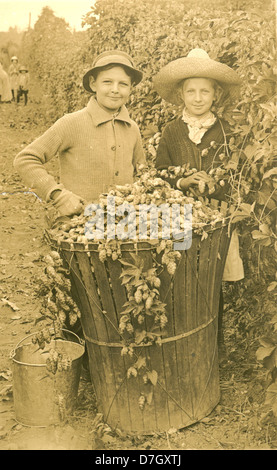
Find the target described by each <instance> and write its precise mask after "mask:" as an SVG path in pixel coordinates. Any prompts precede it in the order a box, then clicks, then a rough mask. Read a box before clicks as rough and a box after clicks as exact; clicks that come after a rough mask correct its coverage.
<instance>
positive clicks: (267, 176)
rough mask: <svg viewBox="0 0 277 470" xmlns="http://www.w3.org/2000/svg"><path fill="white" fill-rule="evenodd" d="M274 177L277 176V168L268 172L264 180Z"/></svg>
mask: <svg viewBox="0 0 277 470" xmlns="http://www.w3.org/2000/svg"><path fill="white" fill-rule="evenodd" d="M272 175H277V168H272V169H271V170H268V171H266V172H265V174H264V175H263V180H264V179H266V178H270V177H271V176H272Z"/></svg>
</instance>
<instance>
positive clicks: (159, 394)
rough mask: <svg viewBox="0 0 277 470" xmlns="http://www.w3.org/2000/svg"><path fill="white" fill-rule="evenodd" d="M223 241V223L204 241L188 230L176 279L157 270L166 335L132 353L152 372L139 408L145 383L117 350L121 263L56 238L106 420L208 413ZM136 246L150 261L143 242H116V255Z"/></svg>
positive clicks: (214, 382)
mask: <svg viewBox="0 0 277 470" xmlns="http://www.w3.org/2000/svg"><path fill="white" fill-rule="evenodd" d="M229 242H230V237H229V236H228V227H227V226H220V227H219V228H217V229H215V230H213V231H210V232H209V233H208V236H207V237H206V238H205V239H203V240H201V237H200V236H199V235H195V234H194V235H193V240H192V246H191V248H190V249H189V250H186V251H183V252H182V257H181V259H180V261H179V264H178V266H177V269H176V272H175V275H174V278H173V279H172V278H171V276H170V275H169V274H168V273H167V271H166V270H163V272H162V273H161V275H160V280H161V286H160V297H161V300H162V301H163V302H165V303H166V304H167V307H166V310H167V317H168V324H167V327H166V331H167V336H166V337H163V339H162V342H161V345H160V346H159V345H157V344H156V345H145V346H138V347H136V348H135V356H136V357H147V358H148V363H150V365H151V369H152V370H156V371H157V372H158V381H157V384H156V385H155V387H153V389H154V391H153V397H152V401H151V403H150V404H147V405H145V407H144V409H140V407H139V406H138V400H139V397H140V395H141V394H142V393H144V388H143V387H144V385H143V384H142V383H141V381H139V379H138V378H136V377H131V378H127V371H128V368H129V367H130V366H131V365H132V364H133V359H131V358H130V357H129V356H125V355H124V356H123V355H122V354H121V353H122V347H123V344H122V342H121V339H122V338H121V336H120V334H119V331H118V326H119V318H120V312H122V310H123V304H124V303H125V302H126V301H127V297H126V291H125V288H124V286H122V284H121V280H120V274H121V272H122V265H121V263H120V262H119V261H118V260H116V261H113V260H112V259H109V258H108V259H107V261H105V262H104V263H103V262H101V261H100V260H99V255H98V251H97V245H96V244H93V243H89V245H88V246H87V247H85V246H84V245H83V244H78V243H74V246H73V247H72V245H71V246H70V244H69V243H67V242H62V243H61V244H60V245H59V247H58V248H59V251H60V254H61V255H62V257H63V258H64V260H65V262H66V263H67V265H68V267H69V269H70V273H71V281H72V293H73V296H74V298H75V300H76V302H77V303H78V306H79V309H80V311H81V323H82V328H83V333H84V337H85V340H86V345H87V350H88V355H89V363H90V372H91V377H92V381H93V385H94V389H95V393H96V398H97V401H98V407H99V411H100V412H102V413H103V416H104V419H105V421H106V422H107V423H108V424H109V425H110V426H111V427H113V428H115V427H119V428H120V429H122V430H124V431H127V432H138V433H145V434H147V433H153V432H158V431H166V430H168V429H169V428H172V427H174V428H177V429H180V428H182V427H186V426H188V425H190V424H192V423H194V422H197V421H199V420H200V419H202V418H203V417H205V416H207V415H208V414H209V413H210V412H211V411H212V409H213V408H214V407H215V406H216V405H217V404H218V401H219V398H220V387H219V370H218V356H217V312H218V306H219V296H220V288H221V280H222V275H223V269H224V264H225V259H226V256H227V251H228V247H229ZM51 243H52V244H53V243H54V244H55V241H53V240H52V241H51ZM138 250H139V253H140V255H141V256H142V257H143V259H144V261H145V267H146V268H147V267H148V266H149V267H152V255H153V246H152V245H151V244H149V243H147V242H139V243H137V244H136V245H134V244H133V243H125V244H124V245H122V247H121V251H122V259H123V260H126V261H130V259H131V253H133V252H137V251H138ZM88 251H89V253H88ZM88 254H89V256H88Z"/></svg>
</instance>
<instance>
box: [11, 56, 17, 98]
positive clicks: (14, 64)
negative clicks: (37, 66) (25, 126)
mask: <svg viewBox="0 0 277 470" xmlns="http://www.w3.org/2000/svg"><path fill="white" fill-rule="evenodd" d="M9 77H10V82H11V92H12V101H15V95H16V92H17V89H18V79H19V64H18V58H17V57H16V56H15V55H14V56H13V57H12V58H11V65H10V66H9Z"/></svg>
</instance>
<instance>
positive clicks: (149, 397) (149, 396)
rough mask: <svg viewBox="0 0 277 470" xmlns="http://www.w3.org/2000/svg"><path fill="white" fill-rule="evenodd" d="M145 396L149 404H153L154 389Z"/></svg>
mask: <svg viewBox="0 0 277 470" xmlns="http://www.w3.org/2000/svg"><path fill="white" fill-rule="evenodd" d="M145 398H146V402H147V405H151V403H152V400H153V390H151V392H149V393H147V394H145Z"/></svg>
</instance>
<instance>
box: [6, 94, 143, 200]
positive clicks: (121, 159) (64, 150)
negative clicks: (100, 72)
mask: <svg viewBox="0 0 277 470" xmlns="http://www.w3.org/2000/svg"><path fill="white" fill-rule="evenodd" d="M56 154H58V155H59V163H60V183H62V184H63V185H64V187H65V188H66V189H68V190H70V191H72V192H73V193H75V194H77V195H78V196H80V197H82V198H84V199H85V201H87V202H92V201H96V200H97V199H98V196H99V194H101V193H103V192H107V191H108V188H109V186H110V185H113V184H127V183H132V182H133V175H134V170H135V166H136V165H137V164H139V163H145V156H144V151H143V147H142V142H141V136H140V131H139V128H138V125H137V124H136V123H135V122H134V121H133V120H132V119H131V118H130V117H129V113H128V111H127V108H126V107H125V106H123V107H122V108H121V110H120V112H119V113H117V114H115V115H112V114H110V113H108V112H106V111H105V110H104V109H102V108H101V107H100V106H99V105H98V103H97V101H96V100H95V98H94V97H92V98H91V99H90V101H89V103H88V105H87V106H86V107H85V108H83V109H81V110H80V111H76V112H74V113H71V114H66V115H64V116H63V117H62V118H60V119H58V120H57V121H56V122H55V123H54V124H53V125H52V126H51V127H50V128H49V129H48V130H47V131H46V132H45V133H44V134H43V135H42V136H40V137H38V138H37V139H36V140H35V141H34V142H32V143H31V144H29V145H28V146H27V147H25V149H23V150H22V151H21V152H20V153H19V154H18V155H17V156H16V158H15V161H14V166H15V168H16V170H17V171H18V172H19V174H20V175H21V177H22V179H23V181H24V183H25V184H26V185H28V186H29V188H32V189H33V190H34V191H35V192H36V193H37V194H38V195H39V196H40V197H41V198H42V199H44V200H46V201H48V200H49V196H50V194H51V192H52V191H53V190H54V189H56V188H58V187H59V186H58V184H57V183H58V182H57V181H56V180H55V178H54V177H53V176H52V175H50V174H49V173H48V171H47V170H46V168H45V167H44V164H45V163H47V162H48V161H50V160H51V159H52V158H53V157H54V156H55V155H56Z"/></svg>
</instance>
